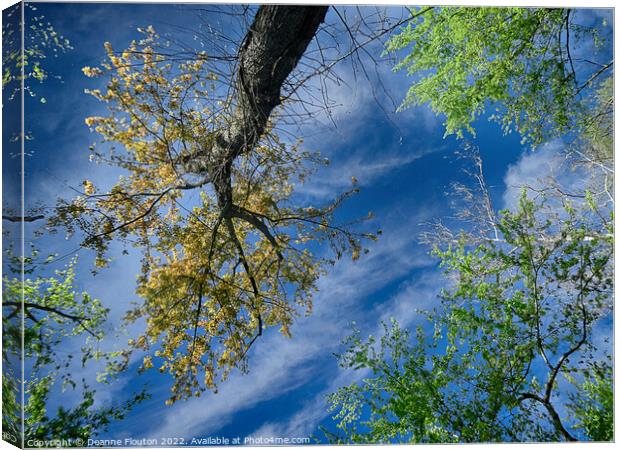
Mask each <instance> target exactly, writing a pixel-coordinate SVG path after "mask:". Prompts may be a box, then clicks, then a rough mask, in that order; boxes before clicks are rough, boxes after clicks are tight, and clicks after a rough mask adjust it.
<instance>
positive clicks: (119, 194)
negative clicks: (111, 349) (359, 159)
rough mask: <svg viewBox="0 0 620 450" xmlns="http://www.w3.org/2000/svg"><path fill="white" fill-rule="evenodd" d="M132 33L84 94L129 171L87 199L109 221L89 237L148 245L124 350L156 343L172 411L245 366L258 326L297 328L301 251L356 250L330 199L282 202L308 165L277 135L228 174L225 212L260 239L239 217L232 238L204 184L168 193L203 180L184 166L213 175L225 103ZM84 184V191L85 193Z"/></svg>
mask: <svg viewBox="0 0 620 450" xmlns="http://www.w3.org/2000/svg"><path fill="white" fill-rule="evenodd" d="M142 31H143V32H144V33H145V34H146V38H145V39H143V40H142V41H139V42H138V43H135V42H134V43H132V45H131V46H130V47H129V49H127V50H125V51H123V52H121V53H118V54H115V53H114V52H113V49H112V47H111V45H109V44H106V51H107V52H108V60H107V62H104V63H103V64H102V65H101V67H102V68H104V69H106V70H109V71H110V79H109V80H108V83H107V86H106V88H105V89H102V90H103V91H104V92H105V94H102V93H101V92H99V91H97V92H96V90H93V91H91V92H90V93H91V94H92V95H94V96H95V97H96V98H98V99H99V100H101V101H104V102H106V106H107V107H108V110H109V114H108V115H106V116H105V117H89V118H87V119H86V120H85V122H86V124H87V125H88V126H89V127H94V128H95V130H96V131H97V132H98V133H100V134H101V136H102V138H103V140H104V141H107V142H110V143H112V145H114V146H115V147H117V146H118V147H122V148H119V149H118V150H117V151H115V152H114V153H110V155H109V156H106V157H107V160H109V161H112V162H113V164H115V165H117V166H119V167H121V168H122V169H123V170H124V171H126V172H127V173H128V175H126V176H124V177H121V178H119V181H118V182H117V184H116V185H115V186H114V187H113V188H112V190H111V191H110V194H109V195H102V196H97V198H94V199H93V198H91V199H88V201H89V202H90V204H93V203H96V206H97V208H98V209H99V210H100V211H101V213H102V215H103V217H106V218H108V220H105V219H101V218H100V217H98V218H97V220H96V227H97V228H96V231H97V232H98V233H101V232H103V233H110V238H112V235H111V234H112V233H113V232H114V234H115V235H116V236H118V235H120V236H121V237H122V238H127V239H128V240H130V239H134V238H135V241H137V242H138V245H140V246H142V247H143V248H144V249H145V251H144V254H145V255H144V262H143V267H142V274H141V275H140V277H139V280H138V286H137V289H136V292H137V294H138V295H139V296H140V298H141V299H142V303H141V304H140V306H139V307H138V308H136V309H135V310H134V312H133V313H132V314H131V315H130V316H128V320H130V321H137V320H142V319H144V321H145V323H146V329H145V330H144V334H143V335H142V336H140V337H139V338H137V340H136V341H135V342H132V343H130V345H131V346H132V347H133V348H134V349H140V350H146V351H148V350H149V349H150V346H151V345H153V343H155V342H157V343H158V345H157V348H158V350H157V352H158V353H156V355H157V359H156V360H155V361H156V362H157V363H158V364H159V362H160V361H161V364H159V367H158V369H159V370H160V371H161V372H169V373H170V374H171V375H172V376H173V377H174V380H175V382H174V391H173V392H174V395H173V397H172V398H171V399H170V400H169V402H168V404H171V403H172V402H174V401H176V400H178V399H180V398H183V397H188V396H190V395H195V394H197V393H198V392H200V391H201V390H204V389H215V387H216V384H217V383H218V382H220V381H221V380H223V379H225V378H226V377H227V375H228V373H229V372H230V371H231V370H233V369H235V368H242V367H244V366H245V362H246V361H245V359H244V356H243V355H245V354H246V352H247V350H248V347H249V345H250V344H251V343H252V342H254V340H255V337H256V336H257V333H258V331H259V330H258V327H259V326H260V327H261V330H260V331H261V332H262V330H263V329H266V328H268V327H274V328H279V329H280V332H281V333H282V334H283V335H285V336H289V337H290V336H291V330H290V326H291V324H292V321H293V318H294V317H295V316H297V315H300V314H302V313H303V312H304V311H306V312H309V311H311V309H312V294H313V292H314V290H315V289H316V282H317V280H318V278H319V276H320V275H321V273H323V271H324V268H323V267H324V265H325V264H326V263H325V261H324V260H322V259H320V258H318V257H316V256H315V255H314V254H313V253H312V252H311V251H310V249H311V248H314V247H315V246H316V245H317V244H320V243H321V242H325V241H326V240H329V241H330V244H332V246H333V247H334V248H336V249H337V250H336V251H338V252H343V253H344V252H352V257H353V259H354V260H356V259H358V258H359V256H360V253H361V247H360V246H359V245H357V244H351V243H350V242H355V241H349V240H347V237H343V236H337V232H336V231H334V230H335V228H334V227H332V226H331V225H332V224H333V217H332V213H333V211H334V209H335V207H336V206H337V202H334V205H328V206H327V207H325V206H322V207H314V206H308V207H307V208H302V207H292V206H290V205H291V204H292V203H294V199H293V198H292V197H291V195H292V192H293V180H294V179H295V180H296V178H297V177H299V176H300V173H302V172H304V170H306V166H307V164H306V163H307V161H308V160H309V159H311V158H309V157H308V156H307V155H306V154H305V153H304V152H303V151H301V150H300V148H299V145H289V144H287V143H283V142H281V141H280V140H279V139H278V138H277V136H276V135H275V134H273V130H267V132H266V133H265V136H264V138H263V139H262V140H261V143H260V145H259V146H258V147H257V148H256V149H254V150H253V151H248V152H244V153H243V154H242V155H240V156H239V157H238V158H237V159H236V160H235V161H234V163H233V164H232V168H231V169H232V176H231V182H232V183H231V184H232V190H233V194H232V195H233V203H234V204H235V205H237V206H239V207H242V208H244V209H246V210H247V211H249V212H251V214H256V216H255V217H256V218H260V220H261V221H263V222H264V223H265V225H266V226H267V228H268V230H269V231H270V233H271V234H270V235H269V233H267V234H266V233H265V232H264V229H263V230H261V229H260V227H257V226H256V223H252V221H251V220H247V219H243V218H242V217H235V218H233V219H232V228H233V229H234V232H231V230H230V228H229V227H228V226H227V225H228V224H226V223H222V220H221V213H222V210H221V207H222V206H221V204H219V202H218V199H217V197H216V195H215V193H214V191H213V187H212V185H205V186H201V189H200V191H199V192H200V195H199V197H198V196H193V197H191V199H190V201H189V202H187V201H186V202H185V206H183V203H182V202H180V201H179V200H182V197H183V195H185V193H186V192H191V191H186V190H176V189H172V188H173V187H174V186H175V185H176V184H177V183H179V181H183V180H184V181H186V182H193V181H194V180H196V179H197V176H198V174H199V173H201V172H202V171H203V170H204V169H203V168H199V169H198V171H194V170H195V169H194V168H193V167H192V168H188V167H187V166H188V165H189V164H188V163H187V162H186V160H187V158H186V157H187V156H190V160H191V163H194V162H196V161H200V163H201V164H203V163H204V164H206V165H207V166H209V165H212V166H211V167H208V169H207V170H206V171H205V172H212V171H213V165H215V164H219V163H220V162H218V161H217V160H215V159H217V158H213V156H215V155H212V154H211V150H212V149H213V145H215V143H216V142H217V141H216V137H217V136H218V133H219V132H220V130H222V129H225V128H226V127H227V126H228V120H227V119H228V117H226V116H225V115H224V113H220V112H219V111H221V109H222V108H220V107H218V104H219V105H222V102H221V100H219V99H214V98H213V95H211V94H213V93H212V92H209V95H207V92H206V90H202V89H201V88H200V87H199V86H200V85H201V84H206V85H208V86H212V85H213V83H212V80H214V79H216V77H215V75H213V74H211V73H209V70H208V65H209V60H208V59H207V58H206V57H204V58H203V57H200V58H199V59H197V60H194V61H191V60H189V61H185V62H181V63H179V61H174V62H172V63H167V62H162V61H160V60H159V59H158V56H157V54H156V50H155V49H156V48H160V46H158V45H157V43H156V42H155V32H154V30H153V29H152V27H149V28H147V29H146V30H142ZM97 70H100V69H97ZM84 72H85V73H87V74H94V73H97V71H96V70H95V69H90V68H85V70H84ZM214 111H217V113H214ZM196 152H198V155H197V156H196ZM106 157H103V156H102V157H101V159H105V158H106ZM212 158H213V159H214V160H215V161H212V160H211V159H212ZM217 167H219V166H215V169H216V170H217ZM352 181H353V183H354V184H355V183H356V182H357V180H356V179H355V178H353V179H352ZM89 183H90V182H88V183H87V182H85V184H84V190H85V192H86V195H93V194H94V193H95V192H96V191H95V188H94V186H92V184H89ZM162 193H163V194H162ZM160 194H161V197H158V196H159V195H160ZM158 199H159V200H158ZM197 200H198V201H197ZM339 201H341V200H338V202H339ZM196 203H197V204H196ZM302 206H303V205H302ZM272 218H273V219H274V220H272ZM275 219H278V220H275ZM127 222H130V223H127ZM124 223H125V225H122V226H119V224H124ZM233 236H235V238H236V239H233ZM335 236H336V237H335ZM347 236H348V235H347ZM106 238H107V236H106ZM332 241H333V242H332ZM239 246H240V247H241V250H239ZM255 289H258V290H259V293H258V294H255V292H254V290H255ZM153 364H154V362H153V360H152V357H151V356H147V357H145V358H144V360H143V367H144V368H150V367H152V366H153ZM203 374H204V378H203V377H202V375H203Z"/></svg>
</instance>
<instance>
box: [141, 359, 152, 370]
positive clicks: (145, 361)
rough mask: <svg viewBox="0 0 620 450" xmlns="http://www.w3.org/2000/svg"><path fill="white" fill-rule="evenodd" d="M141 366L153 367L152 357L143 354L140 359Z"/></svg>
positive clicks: (145, 367)
mask: <svg viewBox="0 0 620 450" xmlns="http://www.w3.org/2000/svg"><path fill="white" fill-rule="evenodd" d="M142 367H143V368H144V369H151V368H152V367H153V358H151V357H150V356H145V357H144V359H143V360H142Z"/></svg>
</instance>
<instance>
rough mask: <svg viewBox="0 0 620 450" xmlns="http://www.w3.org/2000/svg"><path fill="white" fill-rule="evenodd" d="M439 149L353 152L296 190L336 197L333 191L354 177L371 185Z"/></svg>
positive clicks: (315, 196)
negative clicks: (372, 153)
mask: <svg viewBox="0 0 620 450" xmlns="http://www.w3.org/2000/svg"><path fill="white" fill-rule="evenodd" d="M438 150H439V149H423V150H421V151H411V152H405V151H401V152H400V153H395V152H393V153H392V154H383V155H380V156H379V155H377V154H376V153H375V154H374V155H369V156H368V155H366V156H364V155H361V154H359V153H354V154H353V155H352V156H351V157H349V158H347V159H345V160H344V161H342V162H339V163H336V164H333V165H330V166H328V167H327V168H323V169H321V173H320V176H318V175H317V176H315V177H313V178H312V179H311V180H310V181H309V182H307V183H305V184H303V185H300V186H298V187H297V188H296V190H295V192H297V193H299V194H302V195H307V196H310V197H314V198H318V199H325V198H332V197H334V193H337V192H342V191H344V190H346V189H349V188H351V187H352V180H351V179H352V177H355V178H356V179H357V181H358V183H359V185H360V186H369V185H371V184H373V183H374V182H376V181H377V180H379V179H380V178H382V177H384V176H386V175H388V174H389V173H390V172H392V171H393V170H398V169H403V168H405V166H407V165H409V164H411V163H413V162H414V161H416V160H418V159H420V158H422V157H424V156H426V155H428V154H430V153H434V152H435V151H438Z"/></svg>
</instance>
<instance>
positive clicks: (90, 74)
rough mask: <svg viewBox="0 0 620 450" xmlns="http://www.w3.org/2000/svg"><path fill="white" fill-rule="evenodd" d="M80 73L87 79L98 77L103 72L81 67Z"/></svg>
mask: <svg viewBox="0 0 620 450" xmlns="http://www.w3.org/2000/svg"><path fill="white" fill-rule="evenodd" d="M82 73H84V75H86V76H87V77H89V78H94V77H99V76H101V75H102V74H103V71H102V70H101V69H99V68H98V67H89V66H86V67H82Z"/></svg>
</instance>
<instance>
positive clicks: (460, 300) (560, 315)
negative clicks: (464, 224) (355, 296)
mask: <svg viewBox="0 0 620 450" xmlns="http://www.w3.org/2000/svg"><path fill="white" fill-rule="evenodd" d="M603 217H604V216H599V211H598V210H597V209H596V205H594V204H593V203H590V204H589V205H587V206H585V207H584V209H578V208H574V207H572V206H571V205H567V206H566V208H565V209H564V210H563V211H561V212H559V213H558V212H557V210H556V212H553V213H551V212H545V210H544V206H543V205H542V204H540V203H536V202H534V201H533V200H530V199H528V198H527V197H526V196H525V195H524V196H523V197H522V199H521V202H520V206H519V208H518V210H517V211H515V212H510V211H503V212H502V215H501V219H500V220H499V222H498V223H497V228H498V230H499V240H496V239H488V240H486V242H483V243H481V244H477V245H476V244H474V245H471V243H470V242H469V241H468V240H467V239H462V240H460V242H459V243H458V244H457V245H449V246H448V247H447V248H445V249H439V248H437V249H436V250H435V254H436V255H437V256H438V257H439V259H440V261H441V266H442V267H443V268H444V270H445V272H446V275H447V276H448V277H450V279H451V280H452V285H451V286H450V287H449V288H448V289H446V290H445V291H444V292H443V293H442V295H441V306H440V307H439V308H438V309H437V310H436V311H434V312H429V313H428V317H429V319H430V320H431V321H432V324H433V326H434V330H435V331H434V334H433V335H430V336H429V335H428V334H426V333H425V332H424V331H423V329H422V328H421V327H420V328H419V329H418V330H417V333H416V339H414V340H413V342H412V340H411V339H410V336H409V332H408V331H406V330H403V329H401V328H400V327H399V326H398V324H397V323H396V322H393V323H392V324H391V325H388V324H385V325H384V335H383V336H382V337H381V339H380V341H379V342H377V340H376V339H375V338H374V337H369V338H368V339H367V340H366V341H363V340H362V339H361V338H360V336H359V333H357V334H354V335H353V336H352V337H351V338H350V339H349V340H348V341H347V344H348V347H347V351H346V352H345V353H344V354H343V355H342V356H341V357H340V362H341V364H342V365H343V366H344V367H347V368H353V369H356V370H359V369H366V370H368V371H369V372H370V375H369V376H368V377H367V378H365V379H364V380H362V382H360V383H355V384H352V385H350V386H345V387H343V388H341V389H340V390H339V391H338V392H336V393H334V394H332V395H331V396H330V401H331V404H332V407H331V408H332V410H335V411H336V412H337V413H336V415H335V416H334V417H335V419H336V420H337V421H338V428H339V429H340V430H342V431H343V432H344V437H340V439H341V440H342V441H345V442H349V441H352V442H364V443H377V442H392V441H397V442H489V441H531V440H534V441H555V440H568V441H573V440H577V439H579V440H581V439H594V440H610V439H612V438H613V420H612V415H613V414H612V411H613V404H612V403H613V402H612V397H611V395H610V388H611V380H612V378H611V376H612V374H611V359H610V358H611V355H610V354H608V353H606V349H605V348H600V347H597V345H596V341H597V339H596V338H597V336H596V333H597V330H598V329H599V328H597V327H598V326H599V324H600V323H601V321H604V320H606V319H609V318H610V317H611V312H612V307H613V294H612V290H613V235H612V228H611V227H612V224H611V221H610V220H609V221H608V220H605V219H604V218H603ZM567 410H572V411H573V417H574V419H573V420H571V418H570V416H566V413H561V411H567Z"/></svg>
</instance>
